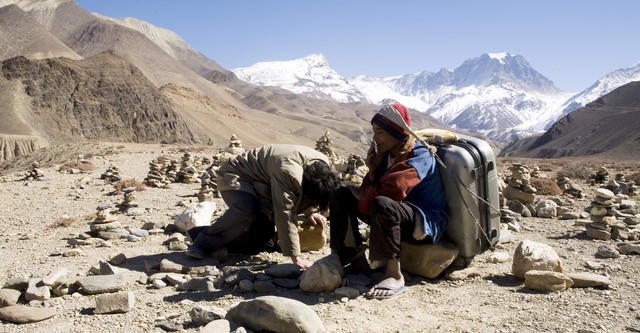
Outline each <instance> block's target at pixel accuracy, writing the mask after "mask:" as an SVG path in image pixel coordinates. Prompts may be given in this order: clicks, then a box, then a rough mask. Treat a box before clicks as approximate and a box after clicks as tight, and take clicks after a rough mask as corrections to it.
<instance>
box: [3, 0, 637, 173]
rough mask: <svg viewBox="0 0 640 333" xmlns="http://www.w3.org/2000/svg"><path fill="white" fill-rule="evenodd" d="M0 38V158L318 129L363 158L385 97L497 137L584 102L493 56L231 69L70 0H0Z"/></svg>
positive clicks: (616, 81)
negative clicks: (387, 73) (342, 67)
mask: <svg viewBox="0 0 640 333" xmlns="http://www.w3.org/2000/svg"><path fill="white" fill-rule="evenodd" d="M0 41H2V43H1V44H0V61H1V62H2V63H1V65H2V67H1V70H2V73H1V75H0V102H1V103H2V105H5V106H7V107H5V108H3V109H2V110H0V148H1V149H0V151H2V153H1V155H0V161H2V160H8V159H12V158H14V157H15V156H16V155H21V154H28V153H29V152H31V151H33V150H35V149H38V148H39V147H44V146H48V145H56V144H62V143H65V142H73V141H79V140H95V141H121V142H166V143H185V144H213V145H218V146H224V145H226V144H228V140H229V138H230V137H231V135H232V134H236V135H237V136H238V137H239V138H240V139H241V140H242V142H243V143H244V144H246V145H248V146H257V145H261V144H265V143H272V142H284V143H286V142H290V143H300V144H305V145H308V146H314V145H315V140H317V139H318V138H319V137H320V136H322V135H323V134H324V133H325V132H326V131H330V132H331V137H332V140H333V141H334V144H335V146H336V147H337V149H338V151H340V152H342V153H348V152H355V153H362V152H364V150H365V149H366V147H367V146H368V143H369V140H370V124H369V121H370V119H371V117H372V115H373V114H374V113H375V112H376V110H377V109H378V107H379V106H378V105H379V104H381V103H385V102H390V101H392V100H397V101H399V102H402V103H404V104H406V105H407V106H409V107H412V108H413V109H415V110H418V111H423V112H413V113H412V116H413V124H412V127H413V128H429V127H438V128H457V129H458V130H469V131H472V132H477V133H478V134H483V135H486V136H488V137H491V138H492V139H497V140H502V141H503V142H507V141H508V140H509V139H511V138H512V137H514V136H515V134H514V133H519V134H521V133H532V132H536V131H540V130H542V129H543V128H545V127H548V126H551V124H552V123H553V121H554V120H555V119H556V118H558V117H560V116H562V115H563V114H564V113H566V112H568V111H566V110H569V108H572V107H574V109H575V108H577V107H578V106H580V103H586V102H585V100H586V99H588V98H589V96H592V95H589V93H588V92H587V90H585V91H584V92H582V93H581V94H578V95H572V94H568V93H566V92H562V91H559V90H558V89H557V88H556V87H555V86H554V85H553V83H552V82H551V81H549V80H548V79H546V78H545V77H543V76H542V75H540V74H539V73H537V72H536V71H535V70H534V69H533V68H531V67H530V66H529V64H528V63H527V62H526V60H525V59H524V58H523V57H521V56H514V55H510V54H506V53H503V54H485V55H481V56H480V57H478V58H474V59H470V60H467V61H466V62H465V63H464V64H462V65H461V66H460V67H458V68H456V69H455V70H452V71H450V70H445V69H443V70H440V71H439V72H437V73H428V72H422V73H418V74H407V75H404V76H398V77H394V78H372V77H367V76H359V77H356V78H342V77H341V76H340V75H339V74H338V73H336V72H335V71H333V70H331V68H330V66H329V64H328V60H327V59H326V58H325V57H324V56H322V55H310V56H308V57H305V58H303V59H297V60H291V61H282V62H272V63H259V64H256V65H254V66H251V67H250V68H244V69H235V70H234V71H230V70H227V69H225V68H222V67H221V66H220V65H218V64H217V63H216V62H215V61H214V60H212V59H208V58H207V57H206V56H204V55H203V54H201V53H200V52H198V51H197V50H195V49H193V48H192V47H191V46H189V45H188V43H186V42H185V41H184V40H183V39H182V38H180V37H179V36H178V35H177V34H175V33H174V32H172V31H169V30H166V29H161V28H158V27H155V26H153V25H151V24H149V23H147V22H143V21H140V20H137V19H134V18H127V19H113V18H108V17H104V16H101V15H99V14H92V13H89V12H87V11H86V10H84V9H83V8H82V7H80V6H79V5H78V4H76V3H75V2H74V1H72V0H49V1H38V0H21V1H17V0H0ZM638 66H640V65H638ZM621 71H622V72H619V73H618V72H615V73H612V75H611V77H610V78H609V77H607V79H606V80H605V78H603V79H602V80H601V81H602V82H601V84H594V86H592V87H590V89H591V90H590V91H592V94H600V95H599V96H597V97H600V96H602V95H604V94H605V93H606V92H608V91H611V90H613V89H614V88H617V87H619V86H621V85H623V84H625V83H628V82H630V81H634V80H638V79H639V76H640V74H638V73H639V72H640V70H638V68H637V67H633V68H630V69H626V70H621ZM276 74H277V75H276ZM614 74H615V75H614ZM596 91H598V92H596ZM572 96H573V97H574V98H573V99H571V97H572ZM597 97H596V98H597ZM563 112H564V113H563Z"/></svg>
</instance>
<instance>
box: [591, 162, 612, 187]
mask: <svg viewBox="0 0 640 333" xmlns="http://www.w3.org/2000/svg"><path fill="white" fill-rule="evenodd" d="M608 181H609V170H608V169H607V168H605V167H603V166H601V167H599V168H598V170H596V172H595V173H594V174H592V175H591V178H589V183H590V184H591V185H595V184H604V183H606V182H608Z"/></svg>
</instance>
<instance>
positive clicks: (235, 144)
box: [224, 134, 244, 155]
mask: <svg viewBox="0 0 640 333" xmlns="http://www.w3.org/2000/svg"><path fill="white" fill-rule="evenodd" d="M224 151H225V152H227V153H231V154H235V155H242V154H244V148H243V147H242V141H241V140H240V139H238V137H237V136H236V135H235V134H231V138H230V139H229V145H228V146H227V147H225V149H224Z"/></svg>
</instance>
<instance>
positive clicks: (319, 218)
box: [309, 213, 327, 229]
mask: <svg viewBox="0 0 640 333" xmlns="http://www.w3.org/2000/svg"><path fill="white" fill-rule="evenodd" d="M309 221H310V222H311V223H312V224H314V225H320V228H322V229H325V228H326V227H327V218H326V217H324V215H322V214H320V213H313V214H311V215H309Z"/></svg>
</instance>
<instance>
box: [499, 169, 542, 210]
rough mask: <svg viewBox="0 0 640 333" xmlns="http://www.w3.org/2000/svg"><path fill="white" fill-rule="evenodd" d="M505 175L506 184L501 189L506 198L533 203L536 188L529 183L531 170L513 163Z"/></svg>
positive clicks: (526, 203) (527, 203) (528, 203)
mask: <svg viewBox="0 0 640 333" xmlns="http://www.w3.org/2000/svg"><path fill="white" fill-rule="evenodd" d="M509 170H510V171H511V175H510V176H508V177H507V181H506V183H507V186H506V187H505V188H504V190H503V191H502V195H504V197H505V199H506V200H517V201H520V202H521V203H523V204H525V205H530V204H533V202H534V201H535V198H536V195H535V193H536V189H535V188H534V187H533V186H532V185H531V171H530V170H529V168H528V167H527V166H526V165H523V164H519V163H514V164H513V165H512V166H511V167H510V169H509Z"/></svg>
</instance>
